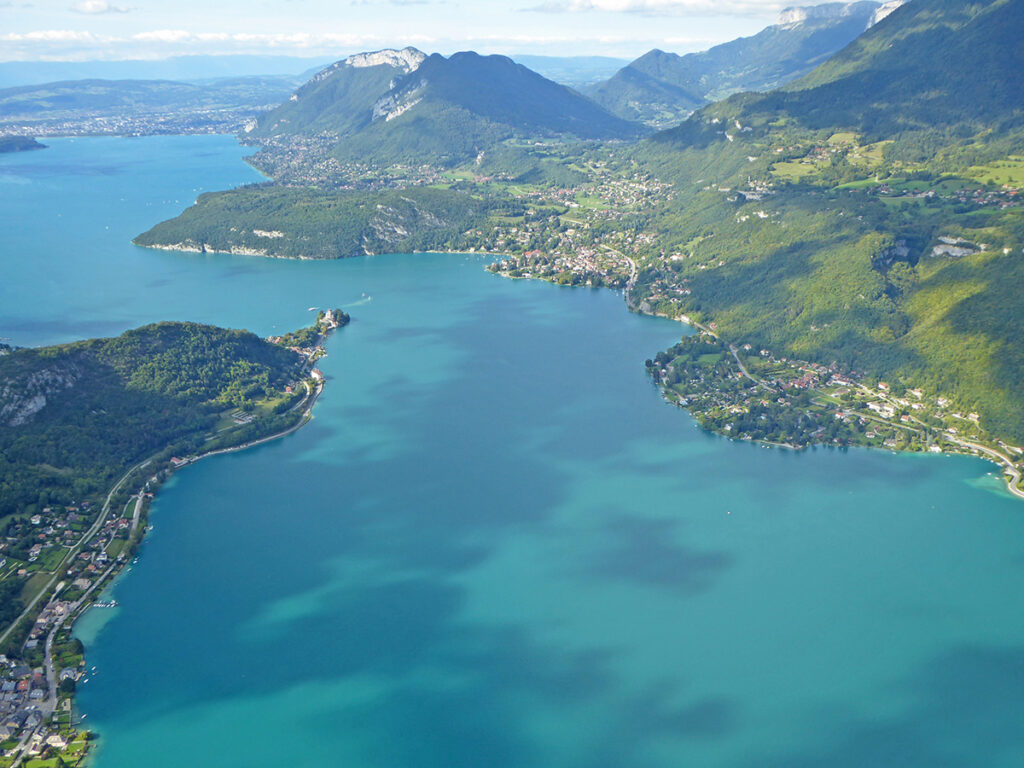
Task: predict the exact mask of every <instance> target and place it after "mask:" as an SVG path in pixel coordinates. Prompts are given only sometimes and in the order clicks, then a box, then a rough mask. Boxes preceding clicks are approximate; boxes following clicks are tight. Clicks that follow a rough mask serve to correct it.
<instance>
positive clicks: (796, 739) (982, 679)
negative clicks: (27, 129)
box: [0, 137, 1024, 768]
mask: <svg viewBox="0 0 1024 768" xmlns="http://www.w3.org/2000/svg"><path fill="white" fill-rule="evenodd" d="M241 154H242V151H241V150H240V149H239V148H238V147H237V146H236V145H235V144H234V143H233V142H232V141H231V140H230V139H226V138H220V137H175V138H156V139H94V140H92V139H91V140H87V141H86V140H77V141H74V142H72V141H55V142H53V147H52V148H51V149H48V150H46V151H45V152H37V153H33V154H32V155H29V156H18V157H16V158H12V157H10V156H8V157H4V158H2V159H0V199H2V206H0V217H2V219H3V228H2V231H3V232H4V235H3V237H4V247H3V251H2V259H3V265H4V272H5V276H6V277H7V279H6V280H4V281H3V283H2V285H0V336H6V337H11V338H13V339H14V341H15V343H22V344H29V343H48V342H54V341H62V340H67V339H72V338H80V337H83V336H88V335H93V334H95V333H114V332H117V331H119V330H121V329H123V328H126V327H130V326H135V325H138V324H141V323H143V322H148V321H153V320H160V319H192V320H202V321H207V322H216V323H219V324H223V325H230V326H242V327H249V328H252V329H253V330H255V331H257V332H260V333H269V332H271V331H273V330H279V329H284V328H290V327H294V326H297V325H299V324H301V323H303V322H304V321H305V320H306V319H307V318H308V317H309V313H308V312H307V308H308V307H310V306H336V305H340V306H343V307H345V308H346V309H348V310H349V311H350V312H351V313H352V315H353V317H354V321H353V323H352V325H351V326H349V327H348V328H346V329H344V330H343V331H341V332H339V333H338V334H336V335H335V336H334V338H333V339H332V340H331V342H330V345H329V352H330V354H329V356H328V357H327V358H326V359H325V360H324V361H323V364H322V367H323V369H324V371H325V373H326V374H327V376H328V377H329V385H328V387H327V389H326V392H325V394H324V396H323V398H322V399H321V401H320V402H319V403H318V405H317V408H316V414H315V419H314V420H313V421H312V422H311V424H310V425H309V426H308V427H306V428H305V429H303V430H301V431H300V432H298V433H297V434H295V435H293V436H290V437H288V438H286V439H284V440H281V441H278V442H275V443H272V444H268V445H265V446H262V447H259V448H257V449H254V450H250V451H247V452H244V453H241V454H235V455H229V456H222V457H218V458H215V459H211V460H208V461H204V462H202V463H200V464H198V465H196V466H194V467H190V468H188V469H186V470H184V471H182V472H181V473H179V474H178V475H177V477H176V478H175V479H174V480H173V481H172V482H171V483H170V484H169V485H168V486H166V487H165V489H164V490H163V491H161V493H160V495H159V497H158V501H157V503H156V505H155V507H154V511H153V516H152V519H153V522H154V525H155V530H154V532H153V533H152V535H151V537H150V538H148V539H147V542H146V544H145V545H144V548H143V554H142V557H141V559H140V562H139V563H138V565H136V566H135V567H134V568H133V570H132V571H131V572H130V573H129V574H127V575H126V577H125V578H123V579H122V580H121V581H120V582H119V584H118V586H117V598H118V600H119V601H120V602H121V608H119V609H118V610H117V611H116V612H113V611H110V612H107V613H106V614H105V616H102V617H101V616H100V614H101V613H102V612H100V611H94V612H93V614H92V615H90V617H89V618H88V620H87V621H86V622H84V625H83V627H82V631H83V634H85V635H87V636H88V637H89V639H90V647H89V657H88V659H89V664H90V665H96V667H97V674H96V676H95V677H94V678H93V679H92V680H90V681H89V682H88V683H87V684H85V685H84V686H83V688H82V693H81V696H80V702H79V703H80V706H81V709H82V711H83V712H85V713H87V714H88V719H87V720H86V723H88V724H90V725H92V727H95V728H97V729H98V731H99V733H100V735H101V737H102V738H101V742H100V743H101V746H100V749H99V751H98V754H97V760H96V764H97V766H99V768H136V767H137V766H140V765H145V766H147V768H164V767H167V768H170V767H171V766H173V767H175V768H178V767H180V766H240V767H241V766H246V767H247V768H255V767H261V766H281V765H288V766H302V767H305V766H309V767H310V768H312V767H314V766H325V765H330V766H346V767H351V768H362V767H363V766H366V767H367V768H369V767H373V768H392V767H393V768H433V767H434V766H437V768H441V767H442V766H443V767H445V768H452V767H454V766H465V767H469V766H489V767H493V768H504V767H505V766H508V767H509V768H512V767H513V766H515V767H516V768H518V767H519V766H524V767H525V766H530V767H531V768H535V767H547V766H551V767H558V768H562V767H565V768H570V767H571V768H633V767H634V766H635V767H636V768H641V767H643V768H661V767H662V766H665V767H666V768H667V767H668V766H672V767H674V768H675V767H678V766H722V767H728V768H748V767H749V768H753V767H754V766H787V767H789V766H793V767H796V768H802V767H804V766H806V767H807V768H810V767H811V766H826V765H827V766H839V767H840V768H846V767H847V766H849V767H850V768H853V767H854V766H856V767H857V768H861V767H863V766H896V765H899V766H918V765H920V766H965V767H966V766H1006V767H1009V766H1020V765H1024V729H1022V728H1021V727H1020V724H1021V723H1022V722H1024V685H1022V683H1024V610H1022V609H1024V595H1022V591H1021V589H1020V584H1021V579H1022V576H1024V505H1022V504H1021V503H1020V502H1018V501H1015V500H1013V499H1011V498H1009V497H1008V496H1007V495H1005V493H1003V492H1002V491H1000V490H999V485H998V481H997V480H996V479H995V478H993V477H991V476H990V475H989V473H990V472H991V471H992V467H991V466H990V465H988V464H986V463H983V462H980V461H978V460H974V459H969V458H949V457H932V456H929V457H923V456H893V455H890V454H887V453H882V452H868V451H849V452H838V451H827V450H818V451H811V452H807V453H804V454H794V453H790V452H786V451H781V450H774V449H766V448H759V447H757V446H752V445H749V444H744V443H733V442H730V441H727V440H724V439H720V438H717V437H712V436H708V435H706V434H704V433H702V432H701V431H699V430H698V429H696V428H695V427H694V426H693V423H692V421H691V420H690V418H689V417H688V415H687V414H686V413H684V412H682V411H678V410H675V409H673V408H671V407H669V406H667V405H666V404H664V403H663V402H662V400H661V399H660V397H659V395H658V392H657V390H656V389H654V388H653V387H652V385H651V384H650V382H649V381H648V379H647V377H646V374H645V372H644V368H643V360H644V359H645V358H647V357H650V356H652V355H653V354H654V353H655V352H657V351H658V350H659V349H661V348H664V347H665V346H668V345H669V344H671V343H672V342H673V341H674V340H675V339H676V338H677V337H678V335H679V333H680V329H679V327H678V326H676V325H674V324H672V323H670V322H667V321H664V320H659V319H655V318H643V317H638V316H634V315H630V314H628V313H626V312H625V310H624V309H623V306H622V300H621V297H620V296H618V295H617V294H615V293H612V292H609V291H591V290H588V289H583V290H580V289H562V288H556V287H554V286H550V285H547V284H542V283H532V282H527V281H506V280H502V279H500V278H496V277H493V276H491V275H489V274H488V273H486V272H485V271H484V270H483V269H482V268H481V266H482V263H483V262H482V261H480V260H479V259H476V258H472V257H465V256H412V255H398V256H387V257H377V258H370V259H358V260H348V261H344V262H335V263H309V262H283V261H269V260H259V259H252V258H236V257H229V256H213V255H208V256H198V255H187V254H175V253H162V252H157V251H145V250H142V249H137V248H134V247H133V246H131V245H130V244H128V242H127V241H128V240H129V239H130V237H131V236H132V235H134V234H136V233H137V232H138V231H140V230H142V229H144V228H146V227H147V226H149V225H150V224H151V223H153V222H154V221H156V220H158V219H160V218H163V217H166V216H170V215H173V214H174V213H175V212H177V211H178V210H180V208H181V207H183V206H184V205H186V204H187V203H189V202H191V200H192V198H194V197H195V195H196V194H197V192H198V191H200V190H201V189H214V188H224V187H228V186H231V185H233V184H237V183H243V182H247V181H252V180H254V177H255V174H254V172H252V171H251V170H249V169H247V167H246V166H245V165H243V164H242V163H241V162H240V157H241ZM107 227H109V229H107ZM104 619H105V621H104Z"/></svg>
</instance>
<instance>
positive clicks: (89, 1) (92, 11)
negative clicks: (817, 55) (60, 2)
mask: <svg viewBox="0 0 1024 768" xmlns="http://www.w3.org/2000/svg"><path fill="white" fill-rule="evenodd" d="M71 10H72V11H74V12H75V13H86V14H89V15H93V16H95V15H97V14H100V13H128V12H129V11H131V8H127V7H125V6H123V5H111V4H110V3H108V2H107V0H79V2H77V3H75V4H74V5H72V6H71Z"/></svg>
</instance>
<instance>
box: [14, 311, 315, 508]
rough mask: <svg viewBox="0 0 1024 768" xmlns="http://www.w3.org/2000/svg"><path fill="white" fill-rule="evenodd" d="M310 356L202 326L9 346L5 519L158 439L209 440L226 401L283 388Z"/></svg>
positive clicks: (245, 402) (101, 475) (54, 499)
mask: <svg viewBox="0 0 1024 768" xmlns="http://www.w3.org/2000/svg"><path fill="white" fill-rule="evenodd" d="M302 361H303V358H302V356H301V355H299V354H297V353H295V352H292V351H290V350H287V349H283V348H281V347H278V346H275V345H273V344H270V343H268V342H266V341H264V340H262V339H260V338H258V337H257V336H255V335H254V334H252V333H249V332H247V331H234V330H225V329H222V328H215V327H212V326H206V325H197V324H195V323H159V324H156V325H148V326H145V327H143V328H139V329H137V330H133V331H127V332H126V333H124V334H122V335H121V336H118V337H116V338H110V339H93V340H90V341H82V342H76V343H73V344H62V345H59V346H53V347H43V348H38V349H14V350H7V349H5V350H2V353H0V518H3V517H4V516H6V515H8V514H11V513H13V512H14V511H16V510H24V509H26V508H30V507H32V508H34V507H35V506H37V504H38V505H39V506H45V505H47V504H49V503H58V502H60V503H69V502H70V501H71V500H72V499H76V498H77V499H81V498H83V497H85V496H86V495H87V494H90V493H95V492H97V491H98V490H99V489H101V488H103V487H105V486H106V484H108V483H109V482H110V481H111V480H112V479H113V477H114V476H115V474H116V473H118V472H123V471H124V469H126V468H127V467H128V466H130V465H131V464H132V463H134V462H136V461H139V460H141V459H143V458H145V457H146V456H148V455H151V454H153V453H155V452H157V451H159V450H161V448H164V447H167V446H170V445H173V444H176V443H179V442H181V441H184V443H186V444H188V443H189V441H193V442H194V441H198V442H199V443H202V440H203V439H204V438H205V436H206V433H207V432H208V431H209V430H210V429H211V428H212V427H213V426H214V425H215V424H216V423H217V421H218V419H219V418H220V414H221V413H223V412H224V411H225V410H229V409H232V408H242V407H247V406H249V405H250V404H252V403H254V402H256V401H263V400H265V399H266V398H268V397H273V396H275V395H280V394H282V392H283V389H284V386H285V385H286V384H287V383H288V382H289V381H290V380H292V379H293V378H295V377H296V376H297V375H299V373H300V369H301V364H302ZM184 447H185V448H186V449H187V445H185V446H184Z"/></svg>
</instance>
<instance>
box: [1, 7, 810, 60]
mask: <svg viewBox="0 0 1024 768" xmlns="http://www.w3.org/2000/svg"><path fill="white" fill-rule="evenodd" d="M801 4H803V5H813V4H815V3H785V2H776V1H775V0H724V2H713V0H482V1H481V2H475V3H471V4H470V3H465V2H459V0H350V2H348V3H347V4H346V5H344V6H342V10H341V11H339V7H338V6H337V5H332V4H331V3H328V2H326V0H264V1H263V2H257V3H254V4H253V3H249V4H243V3H240V2H238V1H237V0H227V1H226V2H222V3H218V4H217V5H216V6H211V5H210V4H208V3H200V2H197V0H182V2H180V3H177V4H175V5H174V6H173V7H168V6H167V5H166V4H159V3H153V2H147V0H141V2H132V0H123V2H108V0H36V2H19V1H18V0H13V1H8V2H0V18H2V20H3V27H4V28H5V31H4V32H3V33H2V34H0V62H97V61H134V60H144V61H153V60H163V59H167V58H174V57H180V56H196V55H204V56H211V55H215V56H229V55H258V56H284V57H296V58H308V59H311V60H319V59H324V58H326V59H336V58H342V57H344V56H346V55H348V54H351V53H356V52H361V51H368V50H379V49H382V48H402V47H405V46H407V45H411V46H415V47H417V48H419V49H421V50H423V51H426V52H430V53H434V52H437V53H442V54H445V55H448V54H451V53H454V52H456V51H460V50H475V51H479V52H481V53H485V54H490V53H502V54H506V55H510V56H515V55H540V56H608V57H613V58H622V59H632V58H635V57H637V56H639V55H641V54H643V53H645V52H646V51H648V50H650V49H652V48H661V49H664V50H669V51H674V52H677V53H687V52H691V51H698V50H703V49H706V48H708V47H710V46H713V45H716V44H718V43H722V42H726V41H728V40H732V39H735V38H737V37H741V36H745V35H751V34H755V33H757V32H758V31H759V30H761V29H763V28H764V27H765V26H768V25H770V24H773V23H775V21H776V19H777V17H778V14H779V12H780V11H781V10H782V9H783V8H785V7H789V6H792V5H801ZM184 20H187V21H184Z"/></svg>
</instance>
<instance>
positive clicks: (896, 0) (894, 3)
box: [868, 0, 907, 27]
mask: <svg viewBox="0 0 1024 768" xmlns="http://www.w3.org/2000/svg"><path fill="white" fill-rule="evenodd" d="M906 3H907V0H890V2H888V3H883V4H882V5H880V6H879V7H878V10H876V11H875V12H874V13H873V14H871V21H870V22H869V23H868V26H869V27H873V26H875V24H877V23H878V22H880V21H881V20H882V19H884V18H886V17H887V16H888V15H889V14H890V13H892V12H893V11H895V10H896V9H897V8H899V7H900V6H903V5H906Z"/></svg>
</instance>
